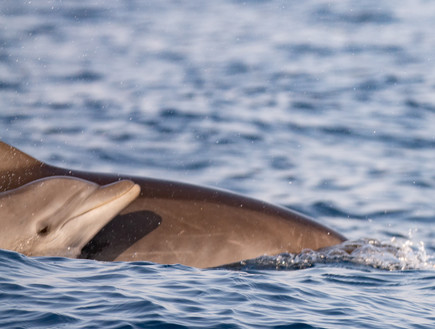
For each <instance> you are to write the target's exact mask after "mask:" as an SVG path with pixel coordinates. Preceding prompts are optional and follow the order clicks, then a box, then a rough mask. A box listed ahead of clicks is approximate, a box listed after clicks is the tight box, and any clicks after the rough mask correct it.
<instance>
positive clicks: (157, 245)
mask: <svg viewBox="0 0 435 329" xmlns="http://www.w3.org/2000/svg"><path fill="white" fill-rule="evenodd" d="M55 175H57V176H59V175H60V176H71V177H77V178H81V179H85V180H88V181H92V182H94V183H96V184H99V185H105V184H109V183H111V182H114V181H117V180H131V181H133V182H134V183H135V184H138V185H139V186H140V189H141V193H140V195H139V197H138V198H137V199H135V200H134V201H132V202H131V203H130V204H129V205H128V206H127V207H126V208H125V209H124V210H123V211H122V212H120V214H119V215H118V216H116V217H115V218H114V219H113V220H112V221H110V222H109V223H108V224H107V225H106V226H105V227H104V228H103V229H102V230H100V231H99V232H98V234H97V235H96V236H95V237H94V238H93V239H92V240H91V241H90V242H89V243H88V244H87V245H86V246H85V247H84V248H83V249H82V252H81V255H80V256H79V257H82V258H90V259H96V260H104V261H139V260H143V261H152V262H157V263H163V264H174V263H179V264H184V265H188V266H195V267H200V268H206V267H216V266H221V265H225V264H229V263H234V262H238V261H241V260H245V259H251V258H256V257H259V256H262V255H276V254H279V253H284V252H288V253H299V252H301V251H302V250H303V249H306V248H309V249H313V250H317V249H321V248H324V247H329V246H332V245H335V244H339V243H341V242H343V241H345V238H344V237H343V236H342V235H340V234H339V233H337V232H334V231H333V230H331V229H329V228H327V227H325V226H323V225H321V224H319V223H316V222H315V221H313V220H311V219H310V218H308V217H306V216H304V215H302V214H299V213H297V212H294V211H292V210H290V209H287V208H284V207H280V206H275V205H272V204H269V203H266V202H263V201H259V200H255V199H252V198H248V197H244V196H241V195H238V194H235V193H231V192H226V191H223V190H218V189H211V188H206V187H200V186H195V185H190V184H185V183H179V182H171V181H165V180H159V179H153V178H144V177H132V176H128V175H117V174H102V173H91V172H83V171H75V170H70V169H63V168H58V167H54V166H50V165H48V164H45V163H43V162H40V161H38V160H36V159H34V158H32V157H30V156H29V155H27V154H25V153H23V152H21V151H19V150H18V149H16V148H14V147H12V146H10V145H8V144H5V143H2V142H0V191H7V190H10V189H14V188H17V187H19V186H21V185H23V184H26V183H28V182H31V181H33V180H36V179H40V178H42V177H49V176H55Z"/></svg>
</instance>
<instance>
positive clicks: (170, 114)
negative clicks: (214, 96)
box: [159, 108, 204, 122]
mask: <svg viewBox="0 0 435 329" xmlns="http://www.w3.org/2000/svg"><path fill="white" fill-rule="evenodd" d="M159 115H160V117H161V118H162V119H163V120H168V119H177V120H186V122H188V121H192V120H201V119H204V116H203V115H201V114H198V113H193V112H186V111H181V110H178V109H175V108H165V109H161V110H160V112H159Z"/></svg>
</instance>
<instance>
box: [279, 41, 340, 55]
mask: <svg viewBox="0 0 435 329" xmlns="http://www.w3.org/2000/svg"><path fill="white" fill-rule="evenodd" d="M277 49H278V50H282V51H284V52H286V53H287V54H288V56H289V57H290V58H295V57H300V56H303V57H305V56H308V55H313V56H317V57H329V56H332V55H334V53H335V50H334V49H332V48H331V47H327V46H318V45H314V44H312V43H298V44H290V45H278V46H277Z"/></svg>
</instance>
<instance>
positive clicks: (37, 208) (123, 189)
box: [0, 176, 140, 257]
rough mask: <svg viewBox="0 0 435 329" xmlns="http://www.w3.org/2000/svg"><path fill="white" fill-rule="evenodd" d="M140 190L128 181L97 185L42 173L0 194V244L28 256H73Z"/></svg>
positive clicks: (78, 253)
mask: <svg viewBox="0 0 435 329" xmlns="http://www.w3.org/2000/svg"><path fill="white" fill-rule="evenodd" d="M139 192H140V188H139V186H138V185H136V184H134V183H133V182H131V181H120V182H116V183H113V184H110V185H106V186H99V185H97V184H95V183H91V182H88V181H85V180H82V179H78V178H71V177H56V176H54V177H47V178H42V179H39V180H36V181H33V182H31V183H28V184H25V185H23V186H21V187H18V188H16V189H12V190H9V191H6V192H2V193H0V225H1V230H0V248H3V249H10V250H14V251H18V252H20V253H23V254H25V255H28V256H63V257H78V256H79V255H80V253H81V251H82V248H83V247H84V246H85V245H86V244H87V243H88V242H89V241H90V240H91V239H92V238H93V237H94V236H95V234H97V233H98V232H99V231H100V230H101V229H102V228H103V227H104V226H105V225H106V224H107V223H108V222H110V220H111V219H112V218H113V217H115V216H116V215H117V214H118V213H119V212H120V211H121V210H122V209H123V208H125V207H126V206H127V205H128V204H129V203H130V202H131V201H133V200H134V199H135V198H136V197H137V196H138V195H139Z"/></svg>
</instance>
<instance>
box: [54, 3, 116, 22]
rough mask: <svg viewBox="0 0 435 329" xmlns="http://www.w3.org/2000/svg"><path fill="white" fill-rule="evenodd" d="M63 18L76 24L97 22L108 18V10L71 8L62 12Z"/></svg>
mask: <svg viewBox="0 0 435 329" xmlns="http://www.w3.org/2000/svg"><path fill="white" fill-rule="evenodd" d="M62 13H63V16H64V17H65V18H67V19H69V20H73V21H76V22H86V21H91V22H96V21H98V20H100V19H102V18H103V17H104V16H107V13H108V10H107V9H106V8H103V7H90V6H89V7H79V6H77V7H70V8H64V9H63V10H62Z"/></svg>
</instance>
